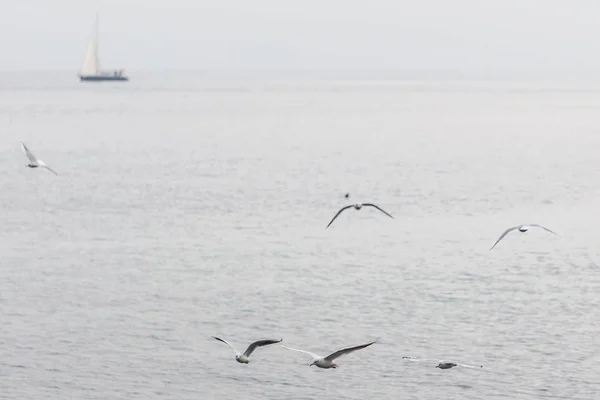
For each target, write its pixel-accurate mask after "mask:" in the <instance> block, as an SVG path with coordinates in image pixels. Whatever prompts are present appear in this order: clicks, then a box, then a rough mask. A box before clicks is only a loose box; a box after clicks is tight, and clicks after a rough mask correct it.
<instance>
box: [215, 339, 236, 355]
mask: <svg viewBox="0 0 600 400" xmlns="http://www.w3.org/2000/svg"><path fill="white" fill-rule="evenodd" d="M211 337H212V338H213V339H217V340H218V341H219V342H223V343H225V344H226V345H227V346H229V347H231V348H232V349H233V351H235V354H238V353H239V351H237V349H236V348H235V347H233V345H232V344H231V343H229V342H228V341H227V340H223V339H221V338H218V337H216V336H211Z"/></svg>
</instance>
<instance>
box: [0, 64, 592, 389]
mask: <svg viewBox="0 0 600 400" xmlns="http://www.w3.org/2000/svg"><path fill="white" fill-rule="evenodd" d="M167 78H168V79H167ZM599 112H600V83H590V82H577V81H571V82H552V81H542V80H539V81H519V80H512V81H509V80H500V81H484V80H479V81H469V80H456V81H450V80H445V81H419V80H414V79H413V80H404V81H402V80H387V81H365V80H348V81H334V80H325V79H322V80H308V79H301V80H264V79H248V80H244V79H239V80H224V79H221V80H219V79H200V78H198V79H193V78H190V77H186V78H185V79H184V78H181V77H180V78H178V77H176V76H175V77H173V76H169V77H161V75H160V74H157V75H152V76H144V77H139V78H137V79H136V77H133V80H132V81H131V82H129V83H127V84H120V83H116V84H111V83H107V84H81V83H79V82H77V81H76V78H75V77H74V76H71V75H69V74H67V76H62V75H60V74H59V75H57V76H54V75H47V76H46V77H44V76H38V77H36V78H35V79H33V78H31V79H30V78H28V77H27V75H25V76H18V77H16V78H14V79H12V78H7V77H3V78H2V79H0V127H1V128H0V170H1V171H2V174H0V193H1V195H0V205H1V209H2V213H1V214H0V398H1V399H43V398H48V399H50V398H56V399H66V398H72V399H149V398H152V399H231V398H244V399H316V398H320V397H323V396H324V397H327V398H336V399H337V398H344V399H436V398H445V399H459V398H460V399H501V398H502V399H545V398H552V399H557V398H560V399H570V400H574V399H585V400H589V399H594V398H598V396H600V378H599V377H600V367H599V365H600V342H599V336H598V334H599V331H600V266H599V264H598V263H597V261H599V260H600V254H599V253H600V252H599V247H598V237H599V235H600V213H598V207H599V206H600V179H599V176H600V157H599V149H600V118H599V115H600V114H599ZM19 141H24V142H25V143H26V144H27V145H28V146H29V148H30V149H31V150H32V152H33V153H34V154H35V155H37V156H38V157H39V158H41V159H43V160H44V161H46V162H47V163H48V164H49V165H50V166H51V167H52V168H53V169H54V170H56V171H57V172H58V174H59V176H54V175H52V174H50V173H48V172H47V171H44V170H39V169H36V170H34V169H29V168H27V167H26V164H27V159H26V158H25V156H24V155H23V153H22V152H21V149H20V147H19ZM346 192H349V193H350V198H349V199H345V198H344V194H345V193H346ZM355 201H362V202H374V203H376V204H378V205H379V206H381V207H382V208H384V209H385V210H387V211H388V212H390V213H391V214H392V215H393V216H394V219H390V218H388V217H386V216H385V215H383V214H381V213H379V212H377V211H376V210H374V209H369V208H364V209H362V210H360V211H355V210H349V211H346V212H345V213H343V214H342V215H341V216H340V217H339V218H338V220H336V221H335V223H334V224H333V225H332V226H331V227H330V228H329V229H325V226H326V225H327V223H328V222H329V220H330V219H331V218H332V217H333V215H334V214H335V213H336V212H337V210H338V209H339V208H340V207H341V206H343V205H346V204H349V203H352V202H355ZM521 223H539V224H543V225H545V226H547V227H549V228H550V229H552V230H554V231H556V232H557V233H559V235H560V236H555V235H552V234H549V233H547V232H545V231H543V230H536V229H532V230H530V231H529V232H527V233H524V234H522V233H518V232H516V233H512V234H510V235H508V236H507V237H506V238H505V239H504V240H503V241H501V242H500V243H499V244H498V246H497V247H496V248H495V249H494V250H493V251H489V248H490V247H491V245H492V244H493V243H494V241H495V240H496V239H497V238H498V236H499V235H500V234H501V233H502V231H503V230H504V229H506V228H508V227H510V226H514V225H517V224H521ZM212 335H215V336H221V337H223V338H225V339H227V340H229V341H231V342H232V343H234V344H235V345H236V346H237V347H239V348H242V349H243V348H245V347H246V346H247V345H248V344H249V343H250V342H251V341H254V340H257V339H261V338H283V343H285V344H286V345H288V346H290V347H295V348H300V349H305V350H308V351H311V352H315V353H319V354H323V355H326V354H328V353H329V352H332V351H334V350H337V349H339V348H341V347H344V346H350V345H358V344H362V343H366V342H367V341H371V340H374V339H377V338H378V339H379V340H378V343H376V344H375V345H373V346H371V347H369V348H367V349H364V350H361V351H359V352H356V353H353V354H351V355H348V356H346V357H344V358H341V359H340V360H339V362H338V364H339V365H340V368H337V369H331V370H323V369H317V368H315V367H309V364H310V362H311V359H310V357H308V356H306V355H303V354H300V353H295V352H291V351H288V350H286V349H284V348H282V347H280V346H278V345H274V346H268V347H264V348H260V349H258V350H257V351H256V352H255V353H254V354H252V356H251V358H250V360H251V363H250V364H248V365H242V364H238V363H236V362H235V360H234V353H233V351H232V350H231V349H230V348H229V347H227V346H226V345H224V344H222V343H219V342H217V341H215V340H214V339H212V338H211V336H212ZM402 356H413V357H428V358H432V359H440V360H456V361H459V362H462V363H469V364H481V365H483V366H484V368H482V369H468V368H459V367H457V368H453V369H450V370H440V369H437V368H434V367H435V365H436V363H435V362H434V363H426V362H421V363H413V362H406V361H403V360H402Z"/></svg>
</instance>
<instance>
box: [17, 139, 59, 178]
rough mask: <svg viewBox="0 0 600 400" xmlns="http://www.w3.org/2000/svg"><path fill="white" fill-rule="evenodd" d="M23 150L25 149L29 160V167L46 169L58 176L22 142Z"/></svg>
mask: <svg viewBox="0 0 600 400" xmlns="http://www.w3.org/2000/svg"><path fill="white" fill-rule="evenodd" d="M21 148H22V149H23V152H24V153H25V155H26V156H27V158H29V164H27V166H28V167H29V168H37V167H42V168H46V169H47V170H48V171H50V172H52V173H53V174H54V175H58V174H57V173H56V172H54V171H52V169H50V167H49V166H47V165H46V163H45V162H43V161H42V160H40V159H39V158H37V157H36V156H34V155H33V154H32V153H31V151H29V149H28V148H27V146H25V143H23V142H21Z"/></svg>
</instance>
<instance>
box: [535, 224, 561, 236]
mask: <svg viewBox="0 0 600 400" xmlns="http://www.w3.org/2000/svg"><path fill="white" fill-rule="evenodd" d="M529 226H537V227H538V228H542V229H543V230H545V231H548V232H550V233H554V234H555V235H558V233H556V232H554V231H551V230H550V229H548V228H546V227H545V226H542V225H538V224H529Z"/></svg>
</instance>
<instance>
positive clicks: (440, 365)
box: [402, 357, 483, 369]
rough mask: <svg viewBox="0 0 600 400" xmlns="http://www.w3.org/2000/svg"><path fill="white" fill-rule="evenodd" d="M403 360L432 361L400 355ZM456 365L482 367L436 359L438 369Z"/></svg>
mask: <svg viewBox="0 0 600 400" xmlns="http://www.w3.org/2000/svg"><path fill="white" fill-rule="evenodd" d="M402 359H403V360H408V361H416V362H419V361H433V360H425V359H420V358H413V357H402ZM457 366H461V367H466V368H483V365H469V364H458V363H455V362H449V361H438V365H436V366H435V367H436V368H439V369H450V368H454V367H457Z"/></svg>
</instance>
